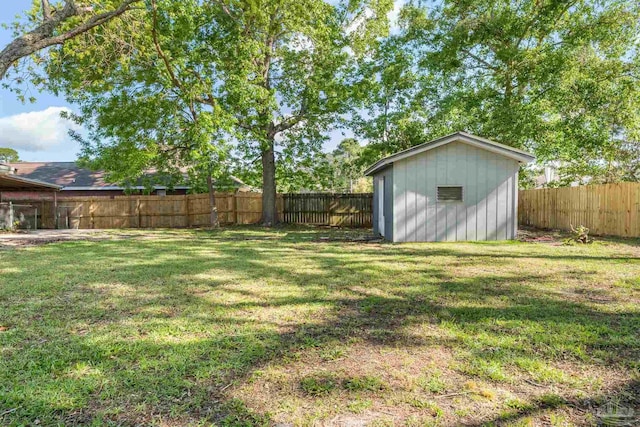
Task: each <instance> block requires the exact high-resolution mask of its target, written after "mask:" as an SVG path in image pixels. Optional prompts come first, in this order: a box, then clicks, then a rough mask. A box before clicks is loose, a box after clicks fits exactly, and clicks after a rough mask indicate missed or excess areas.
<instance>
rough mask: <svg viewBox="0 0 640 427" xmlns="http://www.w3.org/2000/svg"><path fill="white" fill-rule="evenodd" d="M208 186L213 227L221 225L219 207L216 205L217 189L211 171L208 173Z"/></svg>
mask: <svg viewBox="0 0 640 427" xmlns="http://www.w3.org/2000/svg"><path fill="white" fill-rule="evenodd" d="M207 187H208V189H209V207H210V208H211V218H210V219H211V227H213V228H218V227H220V221H219V220H218V208H217V207H216V189H215V188H213V178H212V177H211V174H210V173H209V174H208V175H207Z"/></svg>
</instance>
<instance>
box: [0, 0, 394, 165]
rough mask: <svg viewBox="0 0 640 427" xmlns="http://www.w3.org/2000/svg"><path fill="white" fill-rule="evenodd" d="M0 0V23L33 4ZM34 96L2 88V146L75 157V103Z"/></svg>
mask: <svg viewBox="0 0 640 427" xmlns="http://www.w3.org/2000/svg"><path fill="white" fill-rule="evenodd" d="M0 1H2V8H0V23H3V24H6V23H10V22H12V21H14V20H15V19H16V16H17V15H20V14H21V13H23V12H24V11H25V10H27V9H29V7H30V6H31V3H32V2H31V0H10V1H9V0H0ZM402 3H404V1H403V0H396V8H395V10H394V13H393V15H395V16H397V11H398V9H399V6H400V5H401V4H402ZM395 16H394V17H395ZM392 19H393V18H392ZM11 39H12V34H11V30H7V29H4V28H0V50H1V49H3V48H4V46H6V45H7V43H9V42H10V41H11ZM34 96H35V97H36V102H35V103H29V102H27V103H22V102H21V101H19V100H18V99H17V97H16V95H15V94H14V93H12V92H10V91H8V90H6V89H2V88H0V147H10V148H14V149H16V150H17V151H18V153H19V154H20V159H21V160H23V161H72V160H75V159H76V156H77V153H78V151H79V147H78V144H77V143H76V142H75V141H73V140H72V139H71V138H70V137H69V135H68V131H69V129H70V128H72V127H73V126H74V125H73V124H72V123H70V122H68V121H66V120H64V119H62V118H61V117H60V112H61V111H63V110H65V109H70V110H73V105H70V104H69V103H67V102H65V100H64V99H63V98H60V97H56V96H54V95H52V94H50V93H47V92H42V93H35V94H34ZM75 130H78V129H75ZM344 133H346V136H351V133H350V132H345V131H341V130H333V131H332V132H330V134H329V135H330V141H329V142H328V143H326V144H325V147H324V148H325V150H327V151H330V150H332V149H334V148H335V147H336V146H337V144H338V143H339V142H340V141H341V140H342V139H343V138H345V135H343V134H344Z"/></svg>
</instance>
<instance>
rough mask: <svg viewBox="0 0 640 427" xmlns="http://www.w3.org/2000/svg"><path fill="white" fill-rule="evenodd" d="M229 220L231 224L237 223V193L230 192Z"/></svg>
mask: <svg viewBox="0 0 640 427" xmlns="http://www.w3.org/2000/svg"><path fill="white" fill-rule="evenodd" d="M231 221H232V222H233V225H238V195H237V194H236V193H232V194H231Z"/></svg>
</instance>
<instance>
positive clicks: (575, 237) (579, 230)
mask: <svg viewBox="0 0 640 427" xmlns="http://www.w3.org/2000/svg"><path fill="white" fill-rule="evenodd" d="M591 242H593V239H592V238H591V237H589V229H588V228H587V227H585V226H584V225H579V226H578V227H575V228H574V227H573V224H572V225H571V237H569V238H568V239H567V240H565V243H566V244H571V243H583V244H586V243H591Z"/></svg>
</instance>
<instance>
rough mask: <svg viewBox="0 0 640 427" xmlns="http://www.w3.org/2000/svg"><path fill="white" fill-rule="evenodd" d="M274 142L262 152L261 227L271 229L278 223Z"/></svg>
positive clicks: (271, 141) (270, 142)
mask: <svg viewBox="0 0 640 427" xmlns="http://www.w3.org/2000/svg"><path fill="white" fill-rule="evenodd" d="M274 145H275V144H274V141H273V139H271V140H270V141H269V145H268V147H266V148H263V150H262V225H264V226H266V227H271V226H273V225H276V224H277V223H278V211H277V210H276V157H275V152H274Z"/></svg>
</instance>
